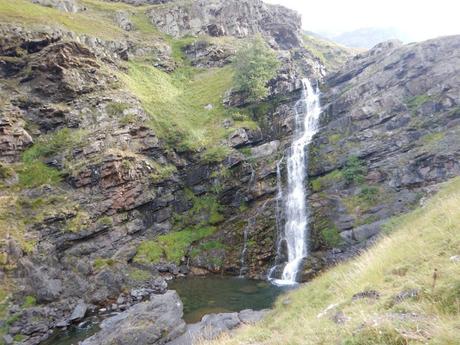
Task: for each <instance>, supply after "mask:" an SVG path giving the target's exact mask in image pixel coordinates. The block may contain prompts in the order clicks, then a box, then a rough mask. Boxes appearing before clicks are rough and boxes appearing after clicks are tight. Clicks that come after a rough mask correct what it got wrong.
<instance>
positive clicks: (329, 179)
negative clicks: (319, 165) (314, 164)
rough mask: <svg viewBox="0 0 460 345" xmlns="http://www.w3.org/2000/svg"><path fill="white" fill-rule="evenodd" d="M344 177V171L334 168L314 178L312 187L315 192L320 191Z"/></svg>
mask: <svg viewBox="0 0 460 345" xmlns="http://www.w3.org/2000/svg"><path fill="white" fill-rule="evenodd" d="M343 179H344V177H343V173H342V171H340V170H334V171H331V172H330V173H328V174H326V175H324V176H320V177H317V178H315V179H312V180H311V189H312V191H313V192H319V191H321V190H323V189H326V188H329V187H332V186H333V185H334V184H335V183H339V182H340V181H342V180H343Z"/></svg>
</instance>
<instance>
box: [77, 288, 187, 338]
mask: <svg viewBox="0 0 460 345" xmlns="http://www.w3.org/2000/svg"><path fill="white" fill-rule="evenodd" d="M100 327H101V331H99V332H98V333H96V334H95V335H94V336H92V337H90V338H88V339H86V340H85V341H83V343H82V345H113V344H118V345H141V344H146V345H147V344H149V345H153V344H164V343H166V342H168V341H171V340H173V339H175V338H177V337H179V336H180V335H181V334H183V333H184V332H185V330H186V325H185V322H184V321H183V320H182V302H181V301H180V299H179V297H178V296H177V294H176V292H174V291H168V292H166V293H165V294H163V295H152V297H151V299H150V301H147V302H142V303H139V304H136V305H134V306H133V307H131V308H129V309H128V310H126V311H124V312H122V313H120V314H118V315H116V316H113V317H111V318H108V319H106V320H104V321H103V322H102V323H101V325H100Z"/></svg>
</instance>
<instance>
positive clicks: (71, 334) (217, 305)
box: [41, 276, 286, 345]
mask: <svg viewBox="0 0 460 345" xmlns="http://www.w3.org/2000/svg"><path fill="white" fill-rule="evenodd" d="M168 288H169V289H170V290H176V291H177V293H178V294H179V296H180V298H181V299H182V302H183V303H184V320H185V321H186V322H187V323H195V322H198V321H200V320H201V318H202V317H203V316H204V315H205V314H210V313H224V312H234V311H241V310H243V309H255V310H259V309H265V308H270V307H271V306H272V305H273V302H274V301H275V299H276V298H277V297H278V296H279V295H280V294H281V293H282V292H283V291H285V290H286V288H284V289H282V288H279V287H276V286H273V285H271V284H270V283H268V282H265V281H259V280H248V279H242V278H234V277H221V276H211V277H203V278H199V277H193V278H184V279H177V280H174V281H171V282H169V284H168ZM98 330H99V327H98V325H97V322H94V323H92V324H91V325H90V326H89V327H86V328H84V329H78V328H72V329H70V330H67V331H57V332H56V333H55V335H54V336H52V337H51V338H50V339H48V340H47V341H45V342H43V343H42V344H41V345H77V344H78V342H79V341H83V340H85V339H86V338H89V337H90V336H92V335H93V334H94V333H96V332H97V331H98Z"/></svg>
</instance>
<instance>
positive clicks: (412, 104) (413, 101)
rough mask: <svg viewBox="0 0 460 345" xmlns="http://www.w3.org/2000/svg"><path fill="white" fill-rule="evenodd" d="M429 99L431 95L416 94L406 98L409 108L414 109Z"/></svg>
mask: <svg viewBox="0 0 460 345" xmlns="http://www.w3.org/2000/svg"><path fill="white" fill-rule="evenodd" d="M429 100H431V96H428V95H418V96H414V97H411V98H409V99H408V100H407V102H406V103H407V106H408V107H409V109H410V110H412V111H415V110H417V109H418V108H420V107H421V106H422V105H423V104H425V103H426V102H428V101H429Z"/></svg>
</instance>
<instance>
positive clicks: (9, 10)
mask: <svg viewBox="0 0 460 345" xmlns="http://www.w3.org/2000/svg"><path fill="white" fill-rule="evenodd" d="M91 14H93V13H91ZM0 21H1V22H2V23H14V24H17V23H22V24H25V25H28V26H33V25H48V26H49V25H52V26H55V27H61V28H65V29H68V30H71V31H74V32H76V33H80V34H88V35H94V36H97V37H101V38H104V39H116V38H119V37H122V35H123V30H122V29H120V28H118V27H117V26H116V25H115V23H114V22H113V20H111V19H108V18H104V17H102V16H97V18H94V17H93V16H91V15H89V13H88V12H85V11H83V12H80V13H65V12H62V11H59V10H57V9H54V8H49V7H44V6H40V5H36V4H32V3H31V2H30V1H28V0H1V1H0Z"/></svg>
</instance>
